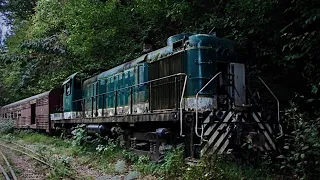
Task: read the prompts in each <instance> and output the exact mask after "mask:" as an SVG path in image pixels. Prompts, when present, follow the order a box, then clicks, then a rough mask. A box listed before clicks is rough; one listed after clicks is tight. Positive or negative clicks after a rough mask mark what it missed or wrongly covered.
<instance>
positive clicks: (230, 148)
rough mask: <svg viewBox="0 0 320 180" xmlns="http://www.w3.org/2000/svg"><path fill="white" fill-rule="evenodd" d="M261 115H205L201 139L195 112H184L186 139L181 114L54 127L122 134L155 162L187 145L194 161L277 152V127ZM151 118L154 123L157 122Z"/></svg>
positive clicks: (245, 110) (134, 148)
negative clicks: (252, 150) (246, 152)
mask: <svg viewBox="0 0 320 180" xmlns="http://www.w3.org/2000/svg"><path fill="white" fill-rule="evenodd" d="M261 115H262V114H261V113H258V112H255V111H254V110H253V108H252V107H246V108H242V109H237V110H236V109H233V110H229V111H221V110H214V111H206V112H201V113H199V114H198V117H199V118H198V121H199V122H198V126H197V130H198V131H199V134H200V137H198V136H197V135H196V133H195V124H196V118H195V116H196V113H195V112H193V111H190V112H187V111H183V123H182V125H183V129H182V136H180V121H179V119H178V118H179V111H170V112H163V113H158V114H149V115H148V114H141V115H135V116H134V117H130V115H129V116H128V115H127V116H114V117H112V118H111V117H109V118H82V119H72V120H60V121H55V122H54V124H53V126H54V127H55V129H58V128H65V129H72V127H74V126H76V125H77V124H86V125H87V131H88V133H89V134H91V135H94V134H95V133H98V134H100V135H104V136H109V137H113V138H117V137H118V136H120V135H122V136H123V138H124V141H125V145H126V147H127V148H128V149H129V150H132V151H133V152H135V153H136V154H139V155H142V154H143V155H147V156H149V157H150V158H151V159H153V160H160V159H162V157H163V156H164V154H165V152H166V151H167V150H170V149H171V148H173V147H175V146H177V145H178V144H183V145H184V150H185V156H186V157H191V158H200V157H201V156H203V155H208V154H232V155H234V156H241V152H243V151H244V150H246V148H247V146H251V147H253V148H255V149H256V150H257V151H275V150H276V145H275V144H276V139H275V136H274V134H275V132H276V130H277V124H276V123H274V124H272V123H270V122H266V121H263V120H262V117H261ZM149 118H150V119H153V120H154V121H153V123H150V121H149ZM133 119H134V120H133ZM111 120H112V121H111ZM160 120H161V121H160Z"/></svg>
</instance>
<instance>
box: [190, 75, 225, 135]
mask: <svg viewBox="0 0 320 180" xmlns="http://www.w3.org/2000/svg"><path fill="white" fill-rule="evenodd" d="M221 73H222V72H218V73H217V74H216V75H214V76H213V77H212V78H211V79H210V80H209V81H208V82H207V84H205V85H204V86H203V87H202V88H201V89H200V90H199V91H198V93H197V94H196V125H195V127H194V130H195V133H196V135H197V136H198V137H200V138H201V140H203V141H207V140H205V139H203V137H202V136H203V126H202V132H201V135H199V134H198V129H197V128H198V96H199V93H200V92H202V91H203V90H204V89H205V88H206V87H207V86H208V85H209V84H210V83H211V82H212V81H213V80H214V79H215V78H216V77H217V76H218V75H220V74H221Z"/></svg>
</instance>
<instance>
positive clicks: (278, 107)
mask: <svg viewBox="0 0 320 180" xmlns="http://www.w3.org/2000/svg"><path fill="white" fill-rule="evenodd" d="M258 79H259V80H260V81H261V82H262V84H263V85H264V86H265V87H266V88H267V89H268V91H269V92H270V93H271V95H272V96H273V98H274V99H275V100H276V101H277V116H278V123H279V130H280V136H278V137H277V138H280V137H282V136H283V131H282V126H281V124H280V101H279V99H278V98H277V97H276V95H275V94H274V93H273V92H272V91H271V89H270V88H269V86H268V85H267V84H266V83H265V82H264V81H263V80H262V79H261V78H260V77H258Z"/></svg>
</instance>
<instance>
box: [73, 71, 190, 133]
mask: <svg viewBox="0 0 320 180" xmlns="http://www.w3.org/2000/svg"><path fill="white" fill-rule="evenodd" d="M177 76H185V80H184V86H183V92H182V96H181V100H180V114H181V112H182V102H183V97H184V91H185V87H186V81H187V78H188V76H187V74H186V73H177V74H172V75H169V76H165V77H161V78H157V79H153V80H150V81H146V82H142V83H139V84H135V85H131V86H127V87H123V88H120V89H117V90H113V91H109V92H105V93H101V94H98V95H94V96H90V97H86V98H82V99H78V100H75V101H73V103H76V102H83V101H84V100H86V99H93V98H99V97H100V96H102V97H103V96H105V95H108V94H111V93H117V92H118V91H121V90H125V89H129V88H130V89H132V88H134V87H137V86H144V85H147V84H150V83H152V82H155V81H160V80H163V79H168V78H171V77H177ZM130 96H132V92H131V93H130ZM150 98H151V97H149V99H150ZM91 103H93V101H92V102H91ZM96 103H97V102H96ZM149 103H150V102H149ZM114 108H117V106H116V105H115V107H114ZM96 111H97V109H96ZM92 113H93V104H92ZM131 113H132V112H131ZM83 116H84V114H83ZM180 118H181V115H180ZM180 128H182V118H181V119H180ZM180 134H182V129H181V130H180Z"/></svg>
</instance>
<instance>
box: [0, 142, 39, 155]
mask: <svg viewBox="0 0 320 180" xmlns="http://www.w3.org/2000/svg"><path fill="white" fill-rule="evenodd" d="M0 140H1V141H4V142H7V143H10V144H13V145H16V146H19V147H21V148H23V149H25V150H28V151H30V152H32V153H33V154H35V155H37V156H41V155H40V154H39V153H37V152H35V151H34V150H32V149H30V148H27V147H25V146H23V145H21V144H18V143H15V142H12V141H8V140H4V139H0Z"/></svg>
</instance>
